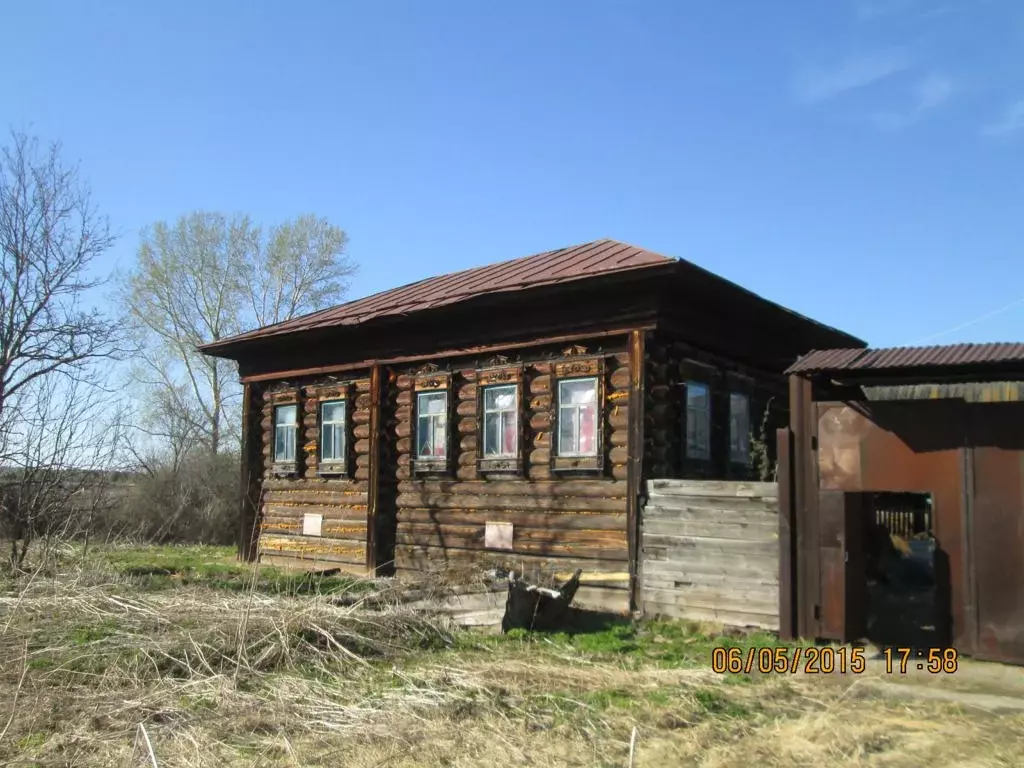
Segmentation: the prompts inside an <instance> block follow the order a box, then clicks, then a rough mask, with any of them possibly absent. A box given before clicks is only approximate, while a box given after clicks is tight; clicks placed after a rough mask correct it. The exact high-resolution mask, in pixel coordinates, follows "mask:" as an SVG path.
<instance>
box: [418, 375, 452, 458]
mask: <svg viewBox="0 0 1024 768" xmlns="http://www.w3.org/2000/svg"><path fill="white" fill-rule="evenodd" d="M416 411H417V414H418V416H417V421H416V444H417V447H416V456H417V457H418V458H421V459H443V458H444V457H445V456H446V455H447V448H448V430H447V424H448V393H447V392H421V393H420V394H418V395H417V396H416Z"/></svg>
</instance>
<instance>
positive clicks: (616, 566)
mask: <svg viewBox="0 0 1024 768" xmlns="http://www.w3.org/2000/svg"><path fill="white" fill-rule="evenodd" d="M577 354H580V358H579V359H587V360H591V361H592V360H594V358H595V357H597V358H599V359H600V360H601V365H602V368H603V370H602V377H603V394H604V397H603V408H602V419H603V424H602V432H601V433H602V438H603V443H604V446H603V451H602V456H603V457H604V460H603V467H602V468H598V469H597V470H587V471H585V472H580V471H576V472H564V471H562V470H559V469H556V468H553V463H552V455H551V452H552V429H553V426H554V420H555V408H556V407H557V403H556V402H555V395H554V394H553V388H554V387H555V383H554V382H555V381H556V378H555V373H556V367H557V366H558V364H559V360H560V358H559V357H557V356H553V355H552V354H551V353H548V354H547V355H545V356H541V355H540V354H539V353H536V354H535V356H534V358H533V359H530V357H529V356H528V355H524V356H523V358H522V359H517V360H514V361H508V362H509V364H510V365H517V366H521V371H522V373H521V385H520V386H521V390H520V391H521V393H522V398H521V403H520V413H521V421H522V423H521V429H520V447H519V453H520V458H521V466H520V467H519V468H518V470H517V471H512V472H505V473H499V472H492V473H485V472H482V471H481V469H480V468H479V466H478V458H479V450H480V446H479V445H478V443H479V440H480V438H479V434H478V426H479V423H478V422H479V416H480V415H479V414H478V408H479V404H478V403H479V396H478V395H479V393H478V377H479V375H481V374H480V373H479V371H480V370H481V367H483V366H485V365H486V361H475V362H471V361H465V362H462V363H459V364H454V365H449V366H445V367H446V372H447V373H449V374H450V375H451V388H450V390H449V391H450V397H451V398H452V399H453V401H454V402H453V403H452V407H451V408H450V409H449V418H450V419H451V420H452V422H451V423H450V425H449V435H450V437H449V444H448V450H449V454H450V455H449V469H448V471H447V472H446V473H445V474H444V475H443V476H436V475H435V476H421V475H419V474H418V473H417V472H416V471H415V469H414V465H413V446H414V440H413V439H411V438H412V434H413V431H414V424H413V419H414V413H413V410H414V409H413V394H414V393H413V388H414V382H415V376H416V373H417V372H416V370H415V369H412V368H409V369H406V370H404V371H402V372H400V373H399V375H398V376H397V377H396V379H395V381H394V386H395V388H396V401H397V403H398V407H397V409H396V412H395V415H396V418H395V426H394V429H395V438H396V441H395V444H396V449H397V462H396V463H397V472H396V476H397V480H398V483H397V497H396V510H397V521H398V524H397V532H396V542H395V563H396V568H397V572H398V573H399V574H401V573H403V572H406V573H408V572H433V571H440V570H445V571H449V572H450V571H453V570H455V571H458V570H468V571H477V572H479V571H481V570H484V569H491V568H499V569H504V570H516V571H520V572H525V573H526V575H527V577H528V578H534V579H547V578H568V577H569V576H570V575H571V573H572V571H573V570H574V569H575V568H582V569H583V571H584V575H583V585H584V586H583V587H582V588H581V589H580V591H579V593H578V597H577V602H578V603H581V604H583V605H590V606H594V607H602V608H609V609H613V610H626V608H627V607H628V586H629V572H628V562H627V558H628V552H627V537H626V464H627V449H626V442H627V438H626V427H627V424H628V408H627V402H626V394H627V393H628V389H629V381H630V377H629V370H628V355H627V353H626V352H625V350H624V349H622V350H621V351H615V350H607V349H605V350H603V351H601V352H591V353H588V354H584V353H581V352H579V351H577ZM538 358H539V359H538ZM478 366H479V367H478ZM406 404H407V405H406ZM488 523H511V525H512V538H511V549H495V548H488V547H487V546H486V544H485V532H486V529H487V524H488Z"/></svg>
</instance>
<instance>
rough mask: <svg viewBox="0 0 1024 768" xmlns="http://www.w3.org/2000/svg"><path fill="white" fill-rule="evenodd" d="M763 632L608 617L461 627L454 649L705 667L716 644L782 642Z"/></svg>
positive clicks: (737, 679)
mask: <svg viewBox="0 0 1024 768" xmlns="http://www.w3.org/2000/svg"><path fill="white" fill-rule="evenodd" d="M787 645H788V644H787V643H784V642H782V641H780V640H779V639H778V638H777V637H776V636H775V635H773V634H771V633H768V632H753V633H749V634H740V633H721V634H710V635H709V634H705V632H704V631H703V629H702V627H700V626H699V625H696V624H692V623H688V622H683V621H663V620H654V621H647V622H642V623H639V624H633V623H632V622H629V621H628V620H625V619H623V620H621V621H620V622H617V623H611V624H610V625H608V626H606V627H605V628H603V629H598V630H597V631H590V632H578V633H575V634H571V633H568V632H559V633H554V634H550V633H543V632H527V631H525V630H519V629H515V630H512V631H511V632H509V633H508V634H505V635H494V634H484V633H482V632H474V631H466V632H463V633H460V634H459V635H458V636H457V638H456V652H458V653H462V652H466V651H472V650H477V651H481V652H483V651H488V652H493V651H495V650H499V649H500V650H522V651H527V652H530V653H544V652H549V653H552V654H556V655H572V656H575V657H578V658H580V659H588V660H592V661H600V662H614V663H616V664H618V665H620V666H624V667H626V668H637V667H640V666H654V667H660V668H669V669H671V668H708V667H710V666H711V658H712V652H713V650H714V649H715V648H716V647H725V648H740V649H742V650H743V651H744V652H745V651H746V649H748V648H763V647H766V646H767V647H778V646H787ZM723 677H724V678H725V682H728V683H731V684H743V683H749V682H751V680H752V678H751V676H750V675H744V674H728V673H726V674H724V675H723Z"/></svg>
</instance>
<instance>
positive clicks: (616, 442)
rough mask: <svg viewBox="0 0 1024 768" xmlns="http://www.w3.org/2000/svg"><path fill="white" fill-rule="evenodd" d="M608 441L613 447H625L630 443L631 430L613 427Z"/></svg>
mask: <svg viewBox="0 0 1024 768" xmlns="http://www.w3.org/2000/svg"><path fill="white" fill-rule="evenodd" d="M608 442H609V444H611V445H612V446H613V447H616V448H618V447H622V448H625V447H626V446H627V445H628V443H629V432H627V431H626V430H624V429H613V430H612V431H611V432H609V433H608Z"/></svg>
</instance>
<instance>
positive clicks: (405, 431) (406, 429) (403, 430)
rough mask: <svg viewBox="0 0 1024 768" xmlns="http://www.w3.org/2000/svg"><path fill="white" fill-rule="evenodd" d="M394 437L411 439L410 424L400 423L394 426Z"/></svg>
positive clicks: (409, 422) (408, 422) (407, 422)
mask: <svg viewBox="0 0 1024 768" xmlns="http://www.w3.org/2000/svg"><path fill="white" fill-rule="evenodd" d="M394 434H395V437H398V438H399V439H401V438H403V437H412V422H411V421H402V422H399V423H398V424H396V425H395V428H394Z"/></svg>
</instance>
